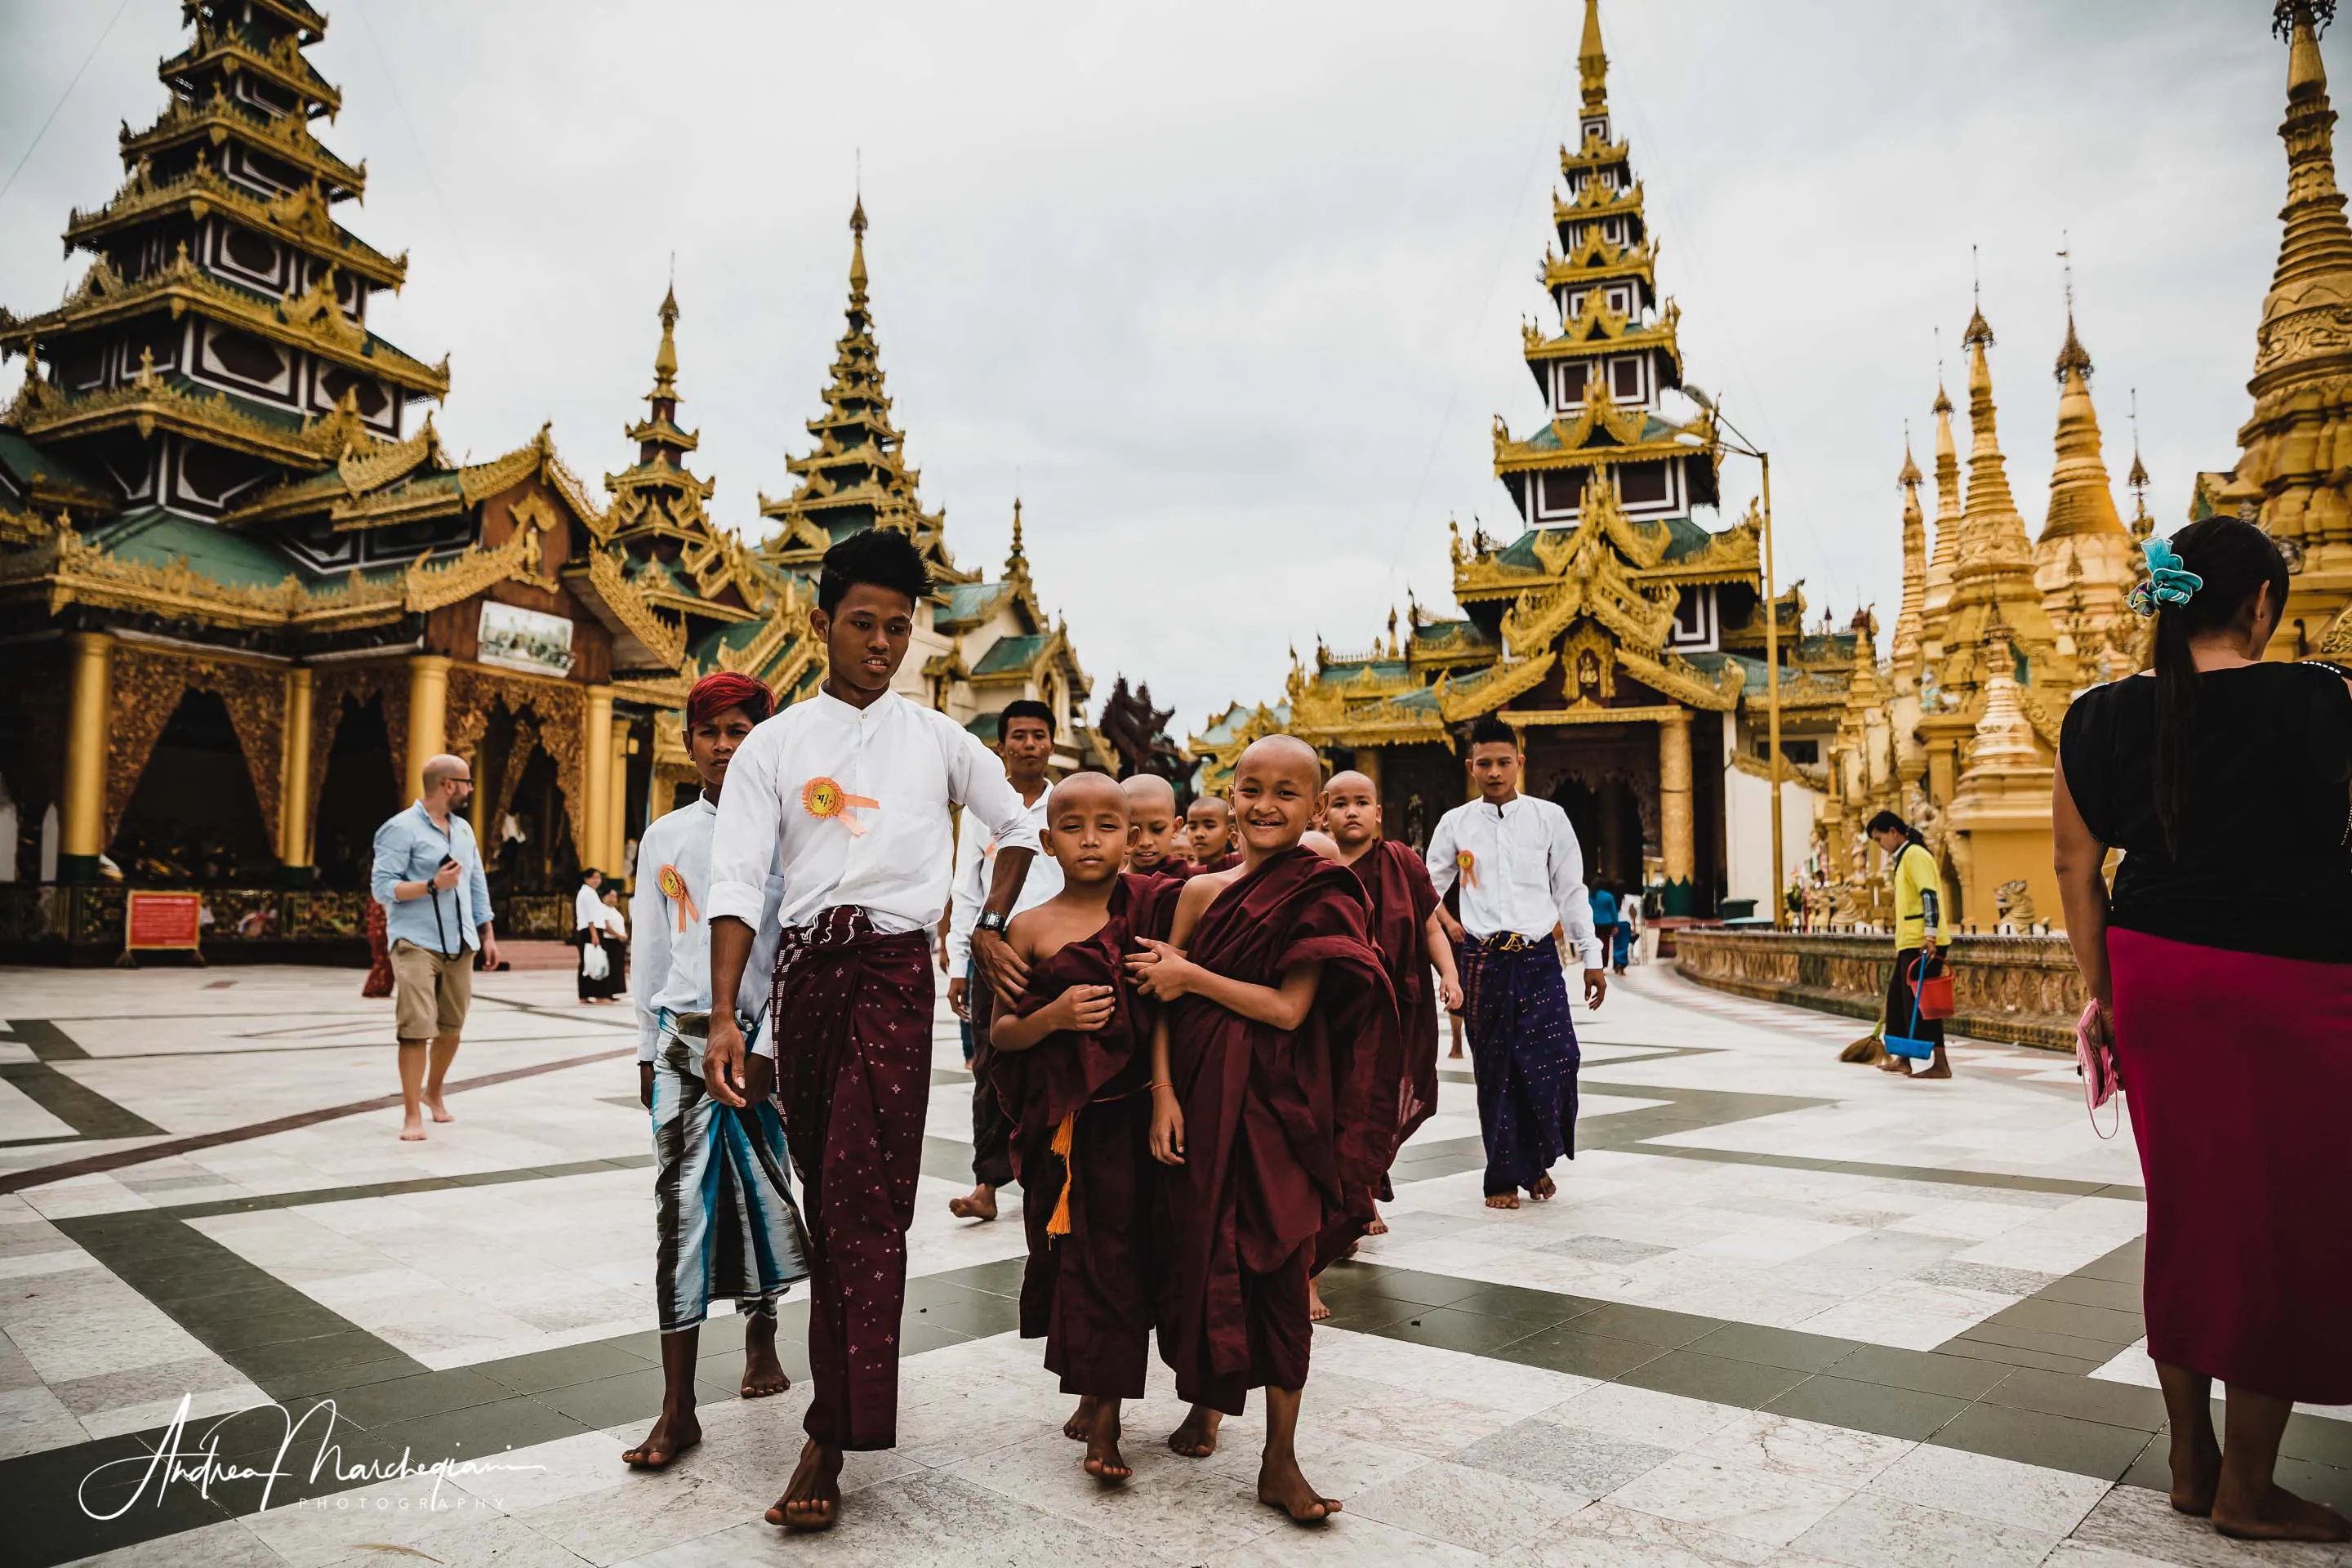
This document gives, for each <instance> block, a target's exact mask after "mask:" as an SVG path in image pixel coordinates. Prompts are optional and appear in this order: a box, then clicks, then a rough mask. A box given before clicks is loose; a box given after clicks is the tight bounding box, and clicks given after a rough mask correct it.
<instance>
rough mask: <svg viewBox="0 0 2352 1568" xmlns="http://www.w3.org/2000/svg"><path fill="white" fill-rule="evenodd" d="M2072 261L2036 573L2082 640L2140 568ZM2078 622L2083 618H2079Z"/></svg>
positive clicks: (2048, 603) (2056, 612)
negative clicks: (2102, 423) (2094, 398)
mask: <svg viewBox="0 0 2352 1568" xmlns="http://www.w3.org/2000/svg"><path fill="white" fill-rule="evenodd" d="M2058 254H2059V256H2060V257H2061V258H2063V259H2064V260H2065V261H2066V263H2067V268H2066V342H2065V346H2064V347H2063V348H2061V349H2060V350H2059V351H2058V361H2057V364H2056V366H2055V372H2056V374H2057V377H2058V385H2059V388H2060V390H2059V394H2058V437H2057V458H2056V461H2055V463H2054V464H2053V467H2052V468H2051V471H2050V512H2049V516H2048V518H2047V520H2046V521H2044V522H2043V524H2042V537H2041V538H2040V539H2039V540H2038V541H2036V542H2035V543H2034V546H2033V581H2034V584H2035V585H2036V586H2037V587H2039V588H2040V589H2041V590H2042V608H2043V609H2044V610H2046V611H2048V612H2049V614H2050V617H2051V620H2052V622H2053V624H2055V625H2058V626H2063V627H2065V628H2066V630H2067V632H2068V633H2069V634H2070V635H2072V636H2073V637H2074V640H2075V641H2076V642H2077V643H2084V645H2085V646H2087V643H2086V642H2085V638H2084V634H2085V633H2088V632H2096V631H2104V630H2105V628H2106V627H2107V626H2108V625H2109V624H2110V623H2112V622H2113V621H2114V620H2115V618H2116V616H2120V615H2121V614H2123V611H2124V597H2125V595H2126V594H2128V593H2129V592H2130V591H2131V584H2132V582H2133V580H2134V578H2135V577H2136V576H2137V573H2136V572H2135V571H2134V569H2133V566H2132V558H2133V553H2134V552H2133V551H2132V548H2131V536H2130V535H2129V534H2127V533H2126V532H2125V531H2124V524H2123V519H2122V518H2121V517H2120V516H2118V515H2117V514H2116V497H2115V489H2114V487H2113V485H2112V484H2111V483H2110V482H2109V480H2108V479H2107V464H2106V458H2105V455H2104V452H2103V451H2102V447H2103V442H2102V440H2101V437H2100V435H2099V415H2098V410H2097V409H2095V407H2093V406H2092V405H2091V355H2090V353H2089V351H2087V350H2085V349H2084V347H2083V340H2082V338H2081V336H2080V335H2079V334H2078V333H2077V332H2076V331H2074V258H2072V257H2071V256H2070V255H2069V254H2068V253H2067V252H2066V251H2064V250H2062V251H2060V252H2059V253H2058ZM2078 623H2079V624H2078Z"/></svg>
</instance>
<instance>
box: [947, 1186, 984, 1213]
mask: <svg viewBox="0 0 2352 1568" xmlns="http://www.w3.org/2000/svg"><path fill="white" fill-rule="evenodd" d="M948 1213H950V1214H951V1215H955V1216H956V1218H958V1219H994V1218H995V1217H996V1189H995V1188H994V1187H992V1186H990V1185H988V1184H986V1183H984V1182H983V1183H982V1184H980V1185H979V1186H976V1187H974V1188H972V1190H971V1191H970V1192H969V1193H966V1194H964V1195H963V1196H961V1197H960V1198H950V1199H949V1200H948Z"/></svg>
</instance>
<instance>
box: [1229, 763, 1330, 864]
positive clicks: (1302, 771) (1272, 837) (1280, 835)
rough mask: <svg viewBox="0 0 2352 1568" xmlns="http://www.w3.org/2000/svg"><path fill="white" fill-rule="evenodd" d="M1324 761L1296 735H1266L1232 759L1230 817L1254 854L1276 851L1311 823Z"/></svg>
mask: <svg viewBox="0 0 2352 1568" xmlns="http://www.w3.org/2000/svg"><path fill="white" fill-rule="evenodd" d="M1322 782H1323V761H1322V759H1321V758H1319V757H1318V756H1317V755H1316V754H1315V748H1314V747H1312V746H1310V745H1308V744H1307V742H1304V741H1302V740H1300V739H1298V738H1297V736H1296V735H1268V736H1267V737H1266V738H1265V740H1263V741H1259V742H1255V743H1254V744H1253V745H1251V747H1250V748H1249V749H1248V750H1247V751H1245V752H1243V753H1242V754H1241V756H1240V758H1239V759H1238V760H1237V761H1235V762H1234V820H1235V821H1236V822H1238V823H1239V824H1240V825H1241V834H1242V841H1243V843H1244V844H1245V845H1247V846H1248V847H1249V853H1250V854H1251V855H1252V856H1253V857H1256V856H1265V855H1275V854H1279V853H1281V852H1282V851H1283V850H1286V849H1288V848H1289V847H1291V846H1293V845H1295V844H1297V842H1298V841H1299V839H1300V837H1301V836H1303V835H1304V834H1305V833H1306V832H1307V829H1308V828H1309V827H1312V826H1314V824H1315V812H1316V807H1317V795H1316V788H1317V786H1318V784H1321V783H1322Z"/></svg>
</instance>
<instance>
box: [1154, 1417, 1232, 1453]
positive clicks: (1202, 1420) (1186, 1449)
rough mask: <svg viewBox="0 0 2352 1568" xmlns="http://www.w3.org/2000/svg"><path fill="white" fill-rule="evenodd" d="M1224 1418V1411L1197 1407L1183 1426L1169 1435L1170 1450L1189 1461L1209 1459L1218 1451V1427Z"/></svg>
mask: <svg viewBox="0 0 2352 1568" xmlns="http://www.w3.org/2000/svg"><path fill="white" fill-rule="evenodd" d="M1224 1418H1225V1413H1224V1412H1223V1411H1222V1410H1214V1409H1212V1408H1210V1407H1209V1406H1208V1405H1194V1406H1192V1413H1191V1414H1190V1415H1186V1416H1185V1417H1184V1420H1183V1423H1182V1425H1181V1426H1178V1427H1177V1428H1176V1430H1174V1431H1173V1432H1171V1433H1169V1434H1168V1447H1169V1448H1170V1449H1171V1450H1172V1451H1173V1452H1175V1453H1179V1454H1181V1455H1183V1456H1184V1458H1188V1459H1205V1458H1208V1457H1209V1456H1210V1455H1212V1454H1213V1453H1215V1452H1216V1451H1217V1427H1218V1426H1219V1424H1221V1423H1222V1422H1223V1420H1224Z"/></svg>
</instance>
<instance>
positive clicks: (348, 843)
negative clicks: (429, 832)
mask: <svg viewBox="0 0 2352 1568" xmlns="http://www.w3.org/2000/svg"><path fill="white" fill-rule="evenodd" d="M333 722H334V725H335V732H334V740H333V741H332V742H331V743H330V744H329V746H328V749H327V765H326V770H325V772H324V773H323V774H322V775H321V776H320V781H319V810H318V818H317V822H316V824H315V826H313V828H312V830H311V831H312V854H313V856H314V858H315V860H316V863H317V867H318V886H320V887H321V888H327V889H334V890H335V891H338V892H346V893H348V892H356V891H358V890H360V889H363V888H365V887H367V885H368V880H369V878H370V877H371V875H372V874H373V870H374V860H375V830H376V829H377V828H379V827H381V826H383V824H384V822H385V821H386V820H387V819H388V818H389V817H390V816H392V814H393V813H394V812H396V811H398V810H399V809H400V808H401V807H402V806H404V805H407V804H408V803H407V802H406V801H404V800H402V799H401V798H400V771H401V760H400V758H399V757H398V756H396V755H395V754H394V750H393V744H392V734H391V731H390V730H389V728H388V727H387V726H386V725H385V723H384V717H383V699H382V698H380V697H371V698H369V699H367V700H365V701H363V702H362V701H359V700H354V699H352V698H349V697H346V698H343V699H342V700H341V704H340V707H339V710H338V712H337V713H336V715H335V717H334V720H333Z"/></svg>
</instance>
